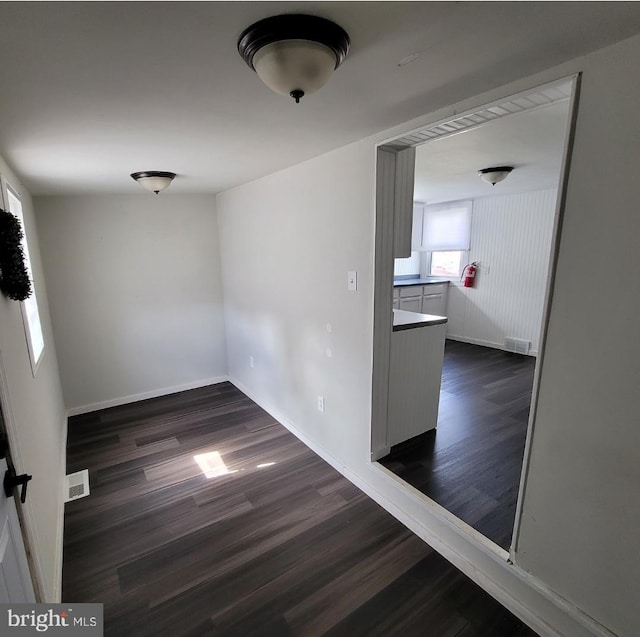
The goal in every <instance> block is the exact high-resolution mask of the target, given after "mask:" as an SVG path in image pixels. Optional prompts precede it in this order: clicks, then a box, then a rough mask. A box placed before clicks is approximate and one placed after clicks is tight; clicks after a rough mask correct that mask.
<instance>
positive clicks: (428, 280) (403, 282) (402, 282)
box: [393, 276, 449, 288]
mask: <svg viewBox="0 0 640 637" xmlns="http://www.w3.org/2000/svg"><path fill="white" fill-rule="evenodd" d="M433 283H446V284H447V285H449V280H448V279H440V278H438V277H433V276H428V277H425V278H424V279H420V278H418V277H415V278H413V279H393V287H394V288H399V287H405V286H407V285H430V284H433Z"/></svg>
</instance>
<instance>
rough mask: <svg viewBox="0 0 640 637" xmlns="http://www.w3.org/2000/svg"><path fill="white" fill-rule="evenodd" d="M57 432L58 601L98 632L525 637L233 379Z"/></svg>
mask: <svg viewBox="0 0 640 637" xmlns="http://www.w3.org/2000/svg"><path fill="white" fill-rule="evenodd" d="M69 427H70V429H69V444H68V466H69V470H70V471H75V470H78V469H81V468H84V467H87V468H88V469H89V471H90V479H91V495H90V496H89V497H87V498H84V499H81V500H77V501H74V502H70V503H68V504H67V509H66V516H65V540H64V569H63V599H64V600H65V601H68V602H91V601H94V602H102V603H104V604H105V635H107V636H111V635H113V636H118V637H129V636H131V637H135V636H138V635H140V636H151V635H154V636H160V637H162V636H165V635H166V636H170V637H180V636H190V637H206V636H215V637H220V636H229V637H231V636H233V637H250V636H252V635H255V636H257V637H258V636H259V637H289V636H297V637H299V636H307V635H308V636H319V635H324V634H327V635H349V636H350V637H354V636H355V637H358V636H363V637H364V636H367V637H368V636H369V635H385V636H389V635H391V636H393V635H400V634H402V635H412V634H414V635H430V636H433V637H443V636H446V635H451V636H458V635H467V636H480V635H483V636H484V635H495V636H496V637H507V636H509V635H522V636H525V635H526V636H527V637H531V636H532V635H534V633H533V632H531V631H530V630H529V629H527V628H526V627H524V625H523V624H522V623H521V622H519V621H518V620H517V619H516V618H515V617H513V615H511V614H510V613H509V612H507V611H506V610H505V609H504V608H502V607H501V606H500V605H499V604H498V603H497V602H495V601H494V600H492V599H491V598H490V597H489V596H488V595H487V594H485V593H484V592H483V591H482V590H481V589H479V588H478V587H477V586H475V585H474V584H473V583H472V582H471V581H470V580H468V579H467V578H466V577H465V576H464V575H462V574H461V573H460V572H459V571H457V570H456V569H455V568H454V567H453V566H451V565H450V564H449V563H448V562H446V560H444V559H442V558H441V557H440V556H438V555H437V554H435V553H434V552H433V551H432V549H430V548H429V547H428V546H427V545H426V544H425V543H424V542H422V541H421V540H420V539H419V538H417V537H416V536H415V535H413V534H412V533H410V532H409V531H408V530H407V529H406V528H404V527H403V526H402V525H401V524H400V523H398V522H397V521H396V520H395V519H394V518H393V517H391V516H390V515H388V514H387V513H386V512H385V511H384V510H382V509H381V508H380V507H379V506H377V505H376V504H375V503H374V502H373V501H372V500H370V499H369V498H368V497H366V496H365V495H364V494H363V493H361V492H360V491H359V490H358V489H357V488H356V487H355V486H354V485H352V484H351V483H349V482H348V481H347V480H346V479H345V478H344V477H342V476H341V475H340V474H338V473H337V472H336V471H334V470H333V469H332V468H331V467H330V466H329V465H327V464H326V463H325V462H324V461H323V460H322V459H320V458H319V457H318V456H316V455H315V454H314V453H312V452H311V451H310V450H309V449H308V448H306V447H305V446H304V445H303V444H302V443H301V442H300V441H298V440H297V439H296V438H295V437H294V436H292V435H291V434H290V433H289V432H288V431H287V430H286V429H284V428H283V427H282V426H281V425H279V424H278V423H277V422H276V421H275V420H273V418H271V417H270V416H269V415H268V414H266V413H265V412H264V411H262V410H261V409H260V408H259V407H258V406H257V405H255V404H254V403H253V402H252V401H250V400H249V399H248V398H247V397H246V396H244V395H243V394H242V393H241V392H239V391H238V390H237V389H236V388H235V387H233V385H231V384H230V383H221V384H219V385H214V386H211V387H205V388H202V389H198V390H193V391H190V392H183V393H181V394H176V395H173V396H166V397H162V398H158V399H153V400H148V401H143V402H141V403H135V404H133V405H124V406H122V407H115V408H111V409H108V410H104V411H102V412H95V413H93V414H86V415H83V416H79V417H75V418H72V419H70V423H69ZM213 452H215V453H217V454H218V455H217V456H216V458H217V459H218V460H220V461H222V462H223V463H224V466H225V467H226V469H227V471H228V473H226V474H221V475H218V476H217V477H211V478H207V477H206V476H205V475H204V474H203V472H202V470H201V469H200V467H199V466H198V464H197V463H196V461H195V459H194V456H196V455H198V454H202V453H213ZM425 627H431V628H429V629H428V630H425Z"/></svg>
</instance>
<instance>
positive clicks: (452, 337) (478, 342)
mask: <svg viewBox="0 0 640 637" xmlns="http://www.w3.org/2000/svg"><path fill="white" fill-rule="evenodd" d="M446 337H447V338H448V339H449V340H450V341H460V342H461V343H469V344H471V345H482V346H483V347H492V348H493V349H501V350H502V351H503V352H506V351H507V350H505V348H504V343H494V342H493V341H483V340H481V339H479V338H471V337H469V336H460V335H458V334H447V336H446ZM537 355H538V350H535V349H530V350H529V353H528V354H527V356H537Z"/></svg>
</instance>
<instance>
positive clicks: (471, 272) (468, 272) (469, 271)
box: [461, 261, 478, 288]
mask: <svg viewBox="0 0 640 637" xmlns="http://www.w3.org/2000/svg"><path fill="white" fill-rule="evenodd" d="M477 271H478V262H477V261H474V262H473V263H469V264H467V265H465V266H464V268H463V269H462V277H461V278H462V285H463V286H464V287H465V288H472V287H473V284H474V282H475V280H476V272H477Z"/></svg>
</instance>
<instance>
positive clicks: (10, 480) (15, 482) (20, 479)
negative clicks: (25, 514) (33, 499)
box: [2, 467, 33, 504]
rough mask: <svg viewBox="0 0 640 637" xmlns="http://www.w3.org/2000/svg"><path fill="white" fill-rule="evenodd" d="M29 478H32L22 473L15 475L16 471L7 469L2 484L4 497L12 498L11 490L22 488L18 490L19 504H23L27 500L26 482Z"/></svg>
mask: <svg viewBox="0 0 640 637" xmlns="http://www.w3.org/2000/svg"><path fill="white" fill-rule="evenodd" d="M31 478H33V476H30V475H28V474H26V473H23V474H22V475H19V476H18V475H16V470H15V469H14V468H13V467H11V468H10V469H7V470H6V471H5V473H4V481H3V483H2V484H3V486H4V492H5V495H6V496H7V497H8V498H10V497H12V496H13V490H14V489H15V488H16V487H18V486H21V487H22V488H21V489H20V502H22V504H24V503H25V501H26V499H27V482H29V480H31Z"/></svg>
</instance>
